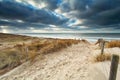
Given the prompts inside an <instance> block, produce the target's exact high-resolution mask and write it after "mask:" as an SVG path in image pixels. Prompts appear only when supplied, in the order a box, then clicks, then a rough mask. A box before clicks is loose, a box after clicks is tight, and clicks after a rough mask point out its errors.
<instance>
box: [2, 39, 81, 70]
mask: <svg viewBox="0 0 120 80" xmlns="http://www.w3.org/2000/svg"><path fill="white" fill-rule="evenodd" d="M79 42H81V41H80V40H74V39H47V40H44V41H43V40H40V39H38V40H33V41H32V42H31V43H29V44H26V43H22V44H16V45H14V47H13V48H9V49H4V50H3V51H1V52H0V70H3V69H4V70H5V71H6V68H8V70H10V69H13V68H14V67H16V66H19V65H20V64H22V63H24V62H26V61H28V60H30V61H31V62H33V61H34V60H35V58H36V56H40V57H42V56H43V55H44V54H48V53H53V52H56V51H60V50H61V49H64V48H67V47H68V46H71V45H73V44H78V43H79ZM6 72H7V71H6Z"/></svg>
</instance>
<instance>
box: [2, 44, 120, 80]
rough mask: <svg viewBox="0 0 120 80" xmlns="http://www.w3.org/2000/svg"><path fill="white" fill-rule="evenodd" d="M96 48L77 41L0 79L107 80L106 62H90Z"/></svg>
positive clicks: (96, 51)
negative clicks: (103, 65)
mask: <svg viewBox="0 0 120 80" xmlns="http://www.w3.org/2000/svg"><path fill="white" fill-rule="evenodd" d="M96 48H97V46H95V45H93V44H92V45H90V44H86V43H79V44H78V45H73V46H71V47H68V48H66V49H62V50H61V51H59V52H54V53H50V54H46V55H44V59H42V60H41V59H39V56H38V58H37V59H36V60H35V61H34V62H33V63H30V62H26V63H24V64H22V65H21V66H19V67H17V68H15V69H13V70H11V71H10V72H8V73H6V74H5V75H2V76H0V80H108V79H107V78H108V76H106V73H105V72H104V71H105V70H104V68H105V67H106V68H108V71H109V67H110V66H109V65H106V64H108V63H106V62H103V63H104V64H105V67H101V66H102V63H93V62H92V58H93V57H94V55H96V54H98V53H99V52H100V50H96ZM107 50H108V51H110V50H111V51H112V52H115V51H116V50H118V51H120V49H119V48H114V49H105V51H107ZM111 51H110V52H111ZM118 51H117V52H118ZM115 53H116V52H115ZM118 53H119V52H118ZM99 65H100V66H99ZM117 80H120V78H117Z"/></svg>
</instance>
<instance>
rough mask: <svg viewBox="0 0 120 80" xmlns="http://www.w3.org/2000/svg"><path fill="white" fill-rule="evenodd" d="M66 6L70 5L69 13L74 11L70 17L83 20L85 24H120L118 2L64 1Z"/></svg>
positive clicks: (107, 0) (119, 4)
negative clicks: (73, 16)
mask: <svg viewBox="0 0 120 80" xmlns="http://www.w3.org/2000/svg"><path fill="white" fill-rule="evenodd" d="M66 4H70V10H69V11H76V12H74V13H72V14H71V15H75V16H76V17H77V18H79V19H83V20H84V21H85V22H84V23H86V24H90V25H92V24H93V25H101V26H105V25H112V24H119V23H120V0H66ZM64 8H65V7H64ZM64 10H65V9H64Z"/></svg>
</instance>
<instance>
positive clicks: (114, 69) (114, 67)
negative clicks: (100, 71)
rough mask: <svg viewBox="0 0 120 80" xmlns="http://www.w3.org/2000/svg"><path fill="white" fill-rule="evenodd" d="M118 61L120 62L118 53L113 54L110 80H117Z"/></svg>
mask: <svg viewBox="0 0 120 80" xmlns="http://www.w3.org/2000/svg"><path fill="white" fill-rule="evenodd" d="M118 63H119V56H118V55H113V56H112V62H111V67H110V75H109V80H116V75H117V68H118Z"/></svg>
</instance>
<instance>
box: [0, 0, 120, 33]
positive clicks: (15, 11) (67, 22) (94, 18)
mask: <svg viewBox="0 0 120 80" xmlns="http://www.w3.org/2000/svg"><path fill="white" fill-rule="evenodd" d="M50 25H53V26H56V27H54V28H53V27H51V26H50ZM0 26H2V27H0V29H3V28H4V30H5V29H11V30H12V29H13V28H14V29H16V30H17V29H21V30H23V29H41V30H42V29H43V30H48V31H50V30H54V31H55V30H56V31H57V30H58V31H60V30H68V31H69V30H73V31H77V30H79V31H81V30H83V31H84V30H89V31H90V30H95V31H96V30H104V29H105V30H106V29H107V28H108V30H111V29H113V30H120V0H29V1H28V0H0ZM3 26H8V27H3ZM41 30H38V31H41ZM35 31H36V30H35Z"/></svg>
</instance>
